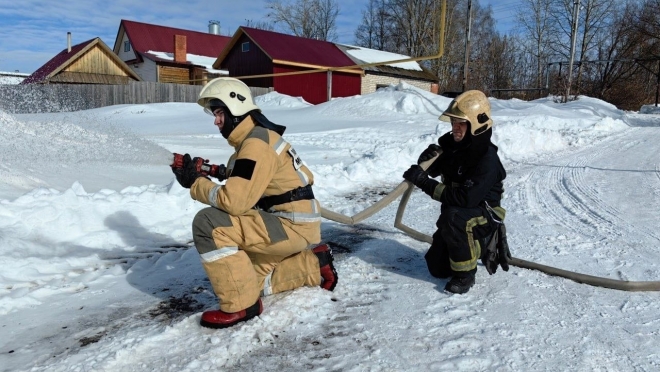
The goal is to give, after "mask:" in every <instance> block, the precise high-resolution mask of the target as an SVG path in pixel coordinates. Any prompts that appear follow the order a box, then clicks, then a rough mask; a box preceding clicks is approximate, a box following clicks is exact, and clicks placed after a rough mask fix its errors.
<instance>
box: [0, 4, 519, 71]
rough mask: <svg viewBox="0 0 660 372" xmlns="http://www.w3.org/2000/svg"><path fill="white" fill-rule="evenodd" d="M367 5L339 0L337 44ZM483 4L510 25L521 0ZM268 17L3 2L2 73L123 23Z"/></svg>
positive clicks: (225, 30)
mask: <svg viewBox="0 0 660 372" xmlns="http://www.w3.org/2000/svg"><path fill="white" fill-rule="evenodd" d="M367 1H368V0H353V1H351V0H338V3H339V7H340V14H339V16H338V18H337V34H338V40H337V41H339V42H342V43H350V44H352V43H353V42H354V36H353V34H354V32H355V29H356V28H357V26H358V24H359V23H360V20H361V13H362V10H363V9H364V7H365V6H366V4H367ZM450 1H451V0H450ZM474 1H477V0H474ZM480 2H481V4H482V5H484V6H486V5H487V4H489V3H493V4H494V5H493V11H494V15H495V19H496V20H497V19H498V17H500V18H502V20H503V21H505V22H509V21H512V20H513V17H511V16H508V14H509V13H510V12H512V11H513V9H515V7H516V5H515V4H519V3H520V0H503V1H497V0H480ZM267 13H268V11H267V9H266V0H251V1H240V0H215V1H208V0H186V1H180V0H147V1H140V0H113V1H107V0H105V1H100V0H85V1H81V0H69V1H52V0H0V71H16V70H18V71H20V72H25V73H32V72H34V70H36V69H37V68H39V67H41V65H43V64H44V63H46V62H47V61H48V60H49V59H51V58H52V57H53V56H55V55H56V54H57V53H59V52H60V51H62V50H63V49H64V48H66V46H67V45H66V43H67V39H66V35H67V32H71V34H72V43H73V45H75V44H78V43H81V42H83V41H86V40H89V39H92V38H95V37H100V38H101V39H102V40H103V42H105V43H106V44H107V45H108V46H109V47H110V48H112V47H113V45H114V42H115V38H116V36H117V30H118V28H119V22H120V20H121V19H129V20H133V21H138V22H146V23H153V24H158V25H163V26H169V27H176V28H183V29H188V30H195V31H200V32H208V22H209V21H210V20H218V21H220V26H221V33H222V34H225V35H232V34H233V33H234V31H236V29H237V28H238V26H240V25H243V24H245V23H246V20H247V19H249V20H252V21H266V20H267V18H266V15H267ZM502 26H504V28H506V27H507V26H506V25H505V24H504V23H503V25H502ZM498 27H500V25H498Z"/></svg>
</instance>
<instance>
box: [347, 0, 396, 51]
mask: <svg viewBox="0 0 660 372" xmlns="http://www.w3.org/2000/svg"><path fill="white" fill-rule="evenodd" d="M388 19H389V15H388V14H387V12H386V10H385V0H369V3H367V6H366V8H365V9H364V10H363V11H362V23H360V25H359V26H358V28H357V30H355V44H356V45H359V46H362V47H365V48H370V49H377V50H386V48H387V44H388V42H389V39H390V37H389V35H390V28H389V27H388V25H389V23H390V22H388Z"/></svg>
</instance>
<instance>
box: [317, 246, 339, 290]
mask: <svg viewBox="0 0 660 372" xmlns="http://www.w3.org/2000/svg"><path fill="white" fill-rule="evenodd" d="M312 252H314V254H316V257H318V259H319V269H320V271H321V278H322V281H321V288H323V289H326V290H328V291H332V290H334V289H335V286H337V281H339V276H338V275H337V270H335V267H334V265H333V264H332V261H334V257H333V256H332V249H330V247H329V246H328V245H327V244H321V245H319V246H318V247H316V248H314V249H312Z"/></svg>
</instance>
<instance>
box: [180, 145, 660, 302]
mask: <svg viewBox="0 0 660 372" xmlns="http://www.w3.org/2000/svg"><path fill="white" fill-rule="evenodd" d="M438 156H439V155H438ZM183 159H184V157H183V155H180V154H174V159H173V162H172V167H181V166H183V163H184V160H183ZM435 159H437V156H436V157H434V158H433V159H430V160H428V161H425V162H423V163H421V164H420V166H421V167H422V168H423V169H424V170H426V169H427V168H428V167H429V166H430V165H431V164H432V163H433V162H434V161H435ZM192 161H193V163H194V164H195V167H196V169H197V171H198V172H200V173H202V174H203V175H205V176H207V175H208V176H213V177H216V178H219V179H224V177H225V174H224V169H225V168H224V166H218V165H214V164H209V163H208V160H205V159H202V158H194V159H193V160H192ZM414 189H415V186H414V185H413V184H412V183H411V182H409V181H403V182H401V183H400V184H399V185H398V186H397V187H396V188H394V190H392V191H391V192H390V193H389V194H387V195H385V196H384V197H382V198H381V199H380V200H379V201H377V202H376V203H375V204H373V205H371V206H370V207H368V208H366V209H364V210H363V211H361V212H358V213H356V214H355V215H353V216H352V217H349V216H346V215H343V214H341V213H337V212H333V211H331V210H328V209H326V208H323V207H321V217H323V218H325V219H328V220H331V221H335V222H339V223H342V224H345V225H355V224H357V223H359V222H361V221H363V220H365V219H367V218H369V217H371V216H373V215H374V214H376V213H377V212H379V211H380V210H382V209H383V208H385V207H386V206H387V205H389V204H391V203H392V202H393V201H394V200H396V199H397V198H398V197H400V196H401V201H400V202H399V207H398V209H397V211H396V217H395V218H394V227H396V228H397V229H399V230H401V231H403V232H404V233H406V235H408V236H410V237H412V238H413V239H416V240H419V241H422V242H426V243H429V244H430V243H431V242H432V240H433V239H432V238H431V236H429V235H427V234H424V233H422V232H420V231H417V230H415V229H413V228H412V227H409V226H406V225H405V224H404V223H403V222H402V220H403V215H404V212H405V210H406V206H407V205H408V200H409V199H410V195H412V192H413V190H414ZM509 265H511V266H516V267H520V268H523V269H530V270H538V271H541V272H543V273H546V274H548V275H553V276H559V277H562V278H566V279H570V280H573V281H575V282H578V283H583V284H587V285H591V286H595V287H603V288H610V289H618V290H622V291H631V292H633V291H660V282H658V281H625V280H616V279H608V278H602V277H598V276H593V275H587V274H581V273H577V272H573V271H568V270H563V269H559V268H556V267H552V266H547V265H542V264H539V263H536V262H531V261H526V260H523V259H520V258H516V257H512V258H511V259H510V260H509Z"/></svg>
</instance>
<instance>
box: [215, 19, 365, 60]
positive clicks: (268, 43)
mask: <svg viewBox="0 0 660 372" xmlns="http://www.w3.org/2000/svg"><path fill="white" fill-rule="evenodd" d="M240 28H241V29H242V30H243V32H244V33H245V34H247V35H248V37H249V38H250V39H252V40H253V41H254V42H255V43H257V45H259V48H261V50H263V51H264V53H266V54H268V55H269V56H270V57H271V58H272V59H274V60H280V61H287V62H295V63H303V64H309V65H317V66H325V67H343V66H353V65H355V62H353V61H352V60H351V59H350V58H348V57H347V56H346V55H345V54H344V53H343V52H342V51H341V50H340V49H339V48H337V46H336V45H335V44H333V43H331V42H328V41H322V40H314V39H307V38H304V37H299V36H293V35H287V34H281V33H278V32H273V31H266V30H260V29H256V28H249V27H244V26H241V27H240ZM218 54H219V53H218ZM216 56H217V55H216Z"/></svg>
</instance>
